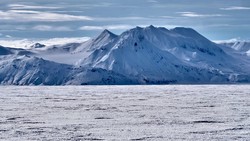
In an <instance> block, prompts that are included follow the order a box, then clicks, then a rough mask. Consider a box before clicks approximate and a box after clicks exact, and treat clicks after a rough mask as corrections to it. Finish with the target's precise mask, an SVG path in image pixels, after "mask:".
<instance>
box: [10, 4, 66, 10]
mask: <svg viewBox="0 0 250 141" xmlns="http://www.w3.org/2000/svg"><path fill="white" fill-rule="evenodd" d="M8 7H10V9H15V10H22V9H23V10H24V9H60V8H61V7H56V6H35V5H23V4H9V5H8Z"/></svg>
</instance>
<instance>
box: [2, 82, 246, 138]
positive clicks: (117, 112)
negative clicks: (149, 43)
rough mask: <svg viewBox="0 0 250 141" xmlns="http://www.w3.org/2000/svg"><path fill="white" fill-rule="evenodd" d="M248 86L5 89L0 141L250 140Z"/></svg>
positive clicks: (10, 87)
mask: <svg viewBox="0 0 250 141" xmlns="http://www.w3.org/2000/svg"><path fill="white" fill-rule="evenodd" d="M249 92H250V86H249V85H168V86H165V85H161V86H153V85H151V86H64V87H61V86H60V87H43V86H40V87H14V86H6V87H1V89H0V111H1V114H0V140H53V141H54V140H58V141H61V140H154V141H155V140H225V141H228V140H249V138H250V118H249V117H250V104H249V103H250V97H249V94H250V93H249Z"/></svg>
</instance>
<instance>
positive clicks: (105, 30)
mask: <svg viewBox="0 0 250 141" xmlns="http://www.w3.org/2000/svg"><path fill="white" fill-rule="evenodd" d="M99 36H111V37H116V36H117V35H115V34H114V33H112V32H111V31H109V30H108V29H104V30H103V31H102V32H101V34H100V35H99Z"/></svg>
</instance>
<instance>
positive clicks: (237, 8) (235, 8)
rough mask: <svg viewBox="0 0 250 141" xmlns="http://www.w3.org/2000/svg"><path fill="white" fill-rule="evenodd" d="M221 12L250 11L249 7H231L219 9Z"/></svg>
mask: <svg viewBox="0 0 250 141" xmlns="http://www.w3.org/2000/svg"><path fill="white" fill-rule="evenodd" d="M220 9H221V10H250V7H241V6H231V7H226V8H220Z"/></svg>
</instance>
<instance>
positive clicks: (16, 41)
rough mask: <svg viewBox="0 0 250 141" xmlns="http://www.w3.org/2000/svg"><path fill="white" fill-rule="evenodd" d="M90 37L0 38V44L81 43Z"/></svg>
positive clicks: (16, 46) (19, 45)
mask: <svg viewBox="0 0 250 141" xmlns="http://www.w3.org/2000/svg"><path fill="white" fill-rule="evenodd" d="M89 39H90V37H72V38H51V39H41V40H31V39H0V45H2V46H5V47H13V48H29V47H30V46H31V45H33V44H35V43H41V44H45V45H46V46H51V45H61V44H67V43H82V42H85V41H87V40H89Z"/></svg>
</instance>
